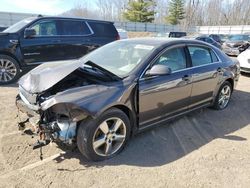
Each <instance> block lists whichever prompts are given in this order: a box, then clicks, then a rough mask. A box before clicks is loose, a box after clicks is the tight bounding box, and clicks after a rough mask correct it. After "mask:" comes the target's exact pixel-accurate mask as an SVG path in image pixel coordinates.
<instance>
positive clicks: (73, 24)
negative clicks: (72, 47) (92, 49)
mask: <svg viewBox="0 0 250 188" xmlns="http://www.w3.org/2000/svg"><path fill="white" fill-rule="evenodd" d="M60 34H61V35H71V36H72V35H89V34H91V31H90V29H89V27H88V26H87V24H86V23H85V22H84V21H78V20H61V21H60Z"/></svg>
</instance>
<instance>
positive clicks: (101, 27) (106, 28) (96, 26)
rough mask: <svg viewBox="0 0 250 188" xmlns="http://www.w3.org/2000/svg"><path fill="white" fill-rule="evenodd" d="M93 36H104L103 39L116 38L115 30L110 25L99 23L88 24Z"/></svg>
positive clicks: (90, 22)
mask: <svg viewBox="0 0 250 188" xmlns="http://www.w3.org/2000/svg"><path fill="white" fill-rule="evenodd" d="M88 23H89V25H90V27H91V28H92V30H93V31H94V33H95V35H99V36H104V37H116V36H117V35H118V34H117V30H116V28H115V26H114V25H113V24H112V23H100V22H94V21H93V22H92V21H89V22H88Z"/></svg>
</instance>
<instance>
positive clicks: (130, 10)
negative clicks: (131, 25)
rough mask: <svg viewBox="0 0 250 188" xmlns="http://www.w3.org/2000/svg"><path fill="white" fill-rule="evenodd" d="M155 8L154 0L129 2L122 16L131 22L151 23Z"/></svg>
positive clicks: (132, 0) (131, 0)
mask: <svg viewBox="0 0 250 188" xmlns="http://www.w3.org/2000/svg"><path fill="white" fill-rule="evenodd" d="M155 6H156V3H155V1H154V0H130V1H129V3H128V7H127V8H126V10H125V11H124V13H123V16H124V18H125V19H127V20H129V21H132V22H153V21H154V15H155V11H154V9H155Z"/></svg>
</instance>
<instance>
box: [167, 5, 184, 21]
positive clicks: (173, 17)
mask: <svg viewBox="0 0 250 188" xmlns="http://www.w3.org/2000/svg"><path fill="white" fill-rule="evenodd" d="M184 15H185V2H184V0H171V1H170V2H169V15H168V16H167V17H166V21H167V22H168V23H170V24H172V25H177V24H180V21H181V20H183V19H184Z"/></svg>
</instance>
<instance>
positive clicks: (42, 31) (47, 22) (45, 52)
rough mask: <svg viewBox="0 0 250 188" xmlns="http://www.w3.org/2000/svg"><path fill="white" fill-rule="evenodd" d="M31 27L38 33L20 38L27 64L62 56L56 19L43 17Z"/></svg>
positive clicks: (52, 59)
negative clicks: (31, 36) (30, 36)
mask: <svg viewBox="0 0 250 188" xmlns="http://www.w3.org/2000/svg"><path fill="white" fill-rule="evenodd" d="M29 28H33V29H35V30H36V35H35V36H34V37H33V38H27V39H26V38H24V37H23V36H22V37H21V39H20V46H21V53H22V55H23V58H24V62H25V63H26V64H30V65H32V64H40V63H43V62H47V61H54V60H59V59H61V58H62V57H61V56H60V52H61V49H60V46H59V45H57V44H58V41H60V36H59V34H58V22H57V21H56V20H54V19H42V20H39V21H37V22H35V23H34V24H32V25H31V26H30V27H29Z"/></svg>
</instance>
